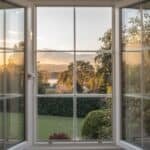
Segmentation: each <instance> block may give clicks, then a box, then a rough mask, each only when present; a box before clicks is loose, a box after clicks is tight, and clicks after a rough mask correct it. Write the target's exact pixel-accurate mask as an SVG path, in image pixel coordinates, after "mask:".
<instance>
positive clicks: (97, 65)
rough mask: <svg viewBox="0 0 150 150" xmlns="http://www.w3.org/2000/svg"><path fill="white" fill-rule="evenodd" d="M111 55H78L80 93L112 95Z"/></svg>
mask: <svg viewBox="0 0 150 150" xmlns="http://www.w3.org/2000/svg"><path fill="white" fill-rule="evenodd" d="M111 74H112V57H111V53H100V52H97V53H88V52H86V53H85V52H78V53H77V91H78V93H109V94H110V93H112V76H111Z"/></svg>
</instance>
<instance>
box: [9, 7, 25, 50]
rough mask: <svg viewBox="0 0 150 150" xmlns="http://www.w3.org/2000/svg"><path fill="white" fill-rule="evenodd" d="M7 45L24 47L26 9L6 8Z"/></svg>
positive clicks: (16, 48)
mask: <svg viewBox="0 0 150 150" xmlns="http://www.w3.org/2000/svg"><path fill="white" fill-rule="evenodd" d="M6 47H7V48H13V49H15V50H23V49H24V9H23V8H16V9H7V10H6Z"/></svg>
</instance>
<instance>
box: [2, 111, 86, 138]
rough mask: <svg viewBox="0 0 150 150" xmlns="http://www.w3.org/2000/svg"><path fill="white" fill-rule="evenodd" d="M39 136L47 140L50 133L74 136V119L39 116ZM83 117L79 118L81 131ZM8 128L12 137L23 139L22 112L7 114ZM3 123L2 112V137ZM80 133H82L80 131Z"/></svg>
mask: <svg viewBox="0 0 150 150" xmlns="http://www.w3.org/2000/svg"><path fill="white" fill-rule="evenodd" d="M37 118H38V120H37V137H38V139H39V140H47V139H48V137H49V135H50V134H53V133H60V132H61V133H62V132H63V133H66V134H67V135H69V137H70V138H71V137H72V130H73V119H72V118H71V117H60V116H59V117H58V116H42V115H40V116H38V117H37ZM82 121H83V120H82V119H78V128H79V131H80V129H81V126H82ZM7 122H8V128H7V132H8V135H9V138H11V139H18V140H20V139H22V138H23V137H22V135H23V131H24V121H23V115H22V114H20V113H8V114H7ZM2 124H3V116H2V113H0V138H2V133H3V129H2ZM79 135H80V133H79Z"/></svg>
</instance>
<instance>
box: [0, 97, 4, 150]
mask: <svg viewBox="0 0 150 150" xmlns="http://www.w3.org/2000/svg"><path fill="white" fill-rule="evenodd" d="M3 112H4V109H3V100H2V96H0V149H3V144H4V132H3V131H4V124H3V123H4V117H3V115H4V113H3Z"/></svg>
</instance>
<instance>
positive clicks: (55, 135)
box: [49, 133, 70, 140]
mask: <svg viewBox="0 0 150 150" xmlns="http://www.w3.org/2000/svg"><path fill="white" fill-rule="evenodd" d="M69 139H70V137H69V136H68V135H67V134H65V133H53V134H52V135H50V136H49V140H69Z"/></svg>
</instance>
